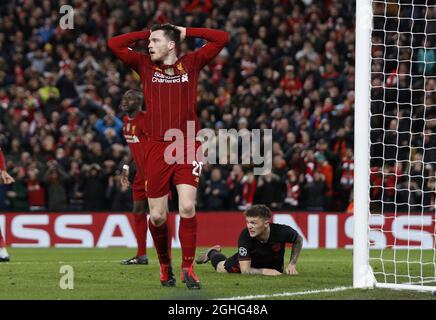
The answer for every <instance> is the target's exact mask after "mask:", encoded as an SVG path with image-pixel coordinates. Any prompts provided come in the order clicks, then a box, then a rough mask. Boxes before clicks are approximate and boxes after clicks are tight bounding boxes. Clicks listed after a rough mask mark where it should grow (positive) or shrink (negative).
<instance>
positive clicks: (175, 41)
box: [108, 24, 228, 289]
mask: <svg viewBox="0 0 436 320" xmlns="http://www.w3.org/2000/svg"><path fill="white" fill-rule="evenodd" d="M194 37H197V38H203V39H205V40H207V43H206V44H205V45H204V46H202V47H201V48H200V49H198V50H195V51H194V52H191V53H188V54H186V55H184V56H182V57H180V58H179V57H178V56H177V48H178V45H179V43H180V41H183V40H184V39H185V38H194ZM139 40H148V53H149V54H142V53H140V52H136V51H134V50H132V49H131V48H130V46H132V45H133V44H134V43H135V42H137V41H139ZM227 42H228V34H227V33H226V32H224V31H219V30H213V29H206V28H183V27H176V26H173V25H169V24H165V25H154V26H153V27H152V28H151V29H150V30H145V31H138V32H131V33H127V34H123V35H120V36H116V37H113V38H111V39H110V40H109V42H108V46H109V47H110V49H111V50H112V51H113V52H114V54H115V55H116V56H117V57H118V58H119V59H120V60H122V61H123V62H124V63H126V64H127V65H129V66H130V67H131V68H133V69H134V70H135V71H136V72H137V73H138V74H139V75H140V77H141V82H142V88H143V91H144V97H145V100H146V105H147V113H146V116H145V122H146V124H147V132H148V134H149V138H150V141H149V143H147V145H146V171H147V193H148V204H149V207H150V222H151V223H150V232H151V234H152V236H153V240H154V243H155V246H156V251H157V254H158V257H159V262H160V271H161V272H160V281H161V284H162V285H163V286H175V282H176V280H175V278H174V277H173V276H172V266H171V257H170V255H169V252H168V242H167V241H168V236H167V235H168V229H167V226H166V224H165V222H166V220H167V211H168V209H167V208H168V191H169V190H170V183H173V184H174V185H175V186H176V189H177V193H178V195H179V213H180V227H179V239H180V244H181V247H182V266H181V274H180V277H181V280H182V282H185V283H186V286H187V287H188V289H200V287H201V286H200V281H199V279H198V278H197V276H196V275H195V273H194V269H193V261H194V257H195V250H196V235H197V219H196V216H195V200H196V196H197V187H198V184H199V178H200V175H201V166H202V162H201V161H200V160H201V159H197V158H196V154H197V149H198V148H199V147H200V146H199V145H198V144H197V143H194V145H192V143H190V142H189V141H193V140H195V135H196V133H197V131H198V130H199V125H198V118H197V111H196V101H197V80H198V77H199V74H200V71H201V69H202V68H203V67H204V66H205V65H206V64H207V63H209V62H210V61H211V60H212V59H213V58H215V56H216V55H217V54H218V53H219V52H220V51H221V49H223V48H224V46H225V45H226V44H227ZM189 123H191V124H194V128H192V130H190V126H189ZM171 129H178V130H180V132H181V133H182V134H183V137H184V141H183V142H184V156H183V159H182V160H183V161H182V162H183V163H179V162H177V163H169V162H168V161H167V159H166V157H165V155H166V152H165V151H168V147H169V146H170V145H172V141H168V140H167V141H166V139H165V135H166V134H168V132H169V130H171ZM190 159H193V160H191V161H189V160H190Z"/></svg>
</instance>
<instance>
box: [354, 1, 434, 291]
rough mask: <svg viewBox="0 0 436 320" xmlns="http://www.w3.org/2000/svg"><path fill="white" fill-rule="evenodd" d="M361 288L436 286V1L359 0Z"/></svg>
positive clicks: (357, 276)
mask: <svg viewBox="0 0 436 320" xmlns="http://www.w3.org/2000/svg"><path fill="white" fill-rule="evenodd" d="M355 32H356V46H355V50H356V53H355V70H356V77H355V92H356V99H355V122H354V130H355V131H354V161H355V163H354V166H355V170H354V174H355V177H354V242H353V287H355V288H373V287H379V288H391V289H407V290H419V291H436V250H435V242H436V211H435V195H436V177H435V170H436V2H435V1H433V0H356V31H355Z"/></svg>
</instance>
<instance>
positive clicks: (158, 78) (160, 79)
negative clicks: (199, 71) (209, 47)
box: [151, 72, 189, 83]
mask: <svg viewBox="0 0 436 320" xmlns="http://www.w3.org/2000/svg"><path fill="white" fill-rule="evenodd" d="M151 82H157V83H180V82H189V77H188V74H183V75H181V76H180V75H177V76H167V75H164V74H162V73H160V72H155V73H154V75H153V78H151Z"/></svg>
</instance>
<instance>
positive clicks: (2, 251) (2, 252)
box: [0, 248, 9, 258]
mask: <svg viewBox="0 0 436 320" xmlns="http://www.w3.org/2000/svg"><path fill="white" fill-rule="evenodd" d="M0 257H2V258H5V257H9V254H8V251H7V250H6V248H0Z"/></svg>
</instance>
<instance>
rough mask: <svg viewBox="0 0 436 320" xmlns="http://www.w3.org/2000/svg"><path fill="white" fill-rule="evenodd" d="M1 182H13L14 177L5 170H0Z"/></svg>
mask: <svg viewBox="0 0 436 320" xmlns="http://www.w3.org/2000/svg"><path fill="white" fill-rule="evenodd" d="M0 177H1V182H2V183H4V184H11V183H14V182H15V179H14V178H12V177H11V176H10V175H9V173H7V172H6V171H5V170H3V171H1V173H0Z"/></svg>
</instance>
